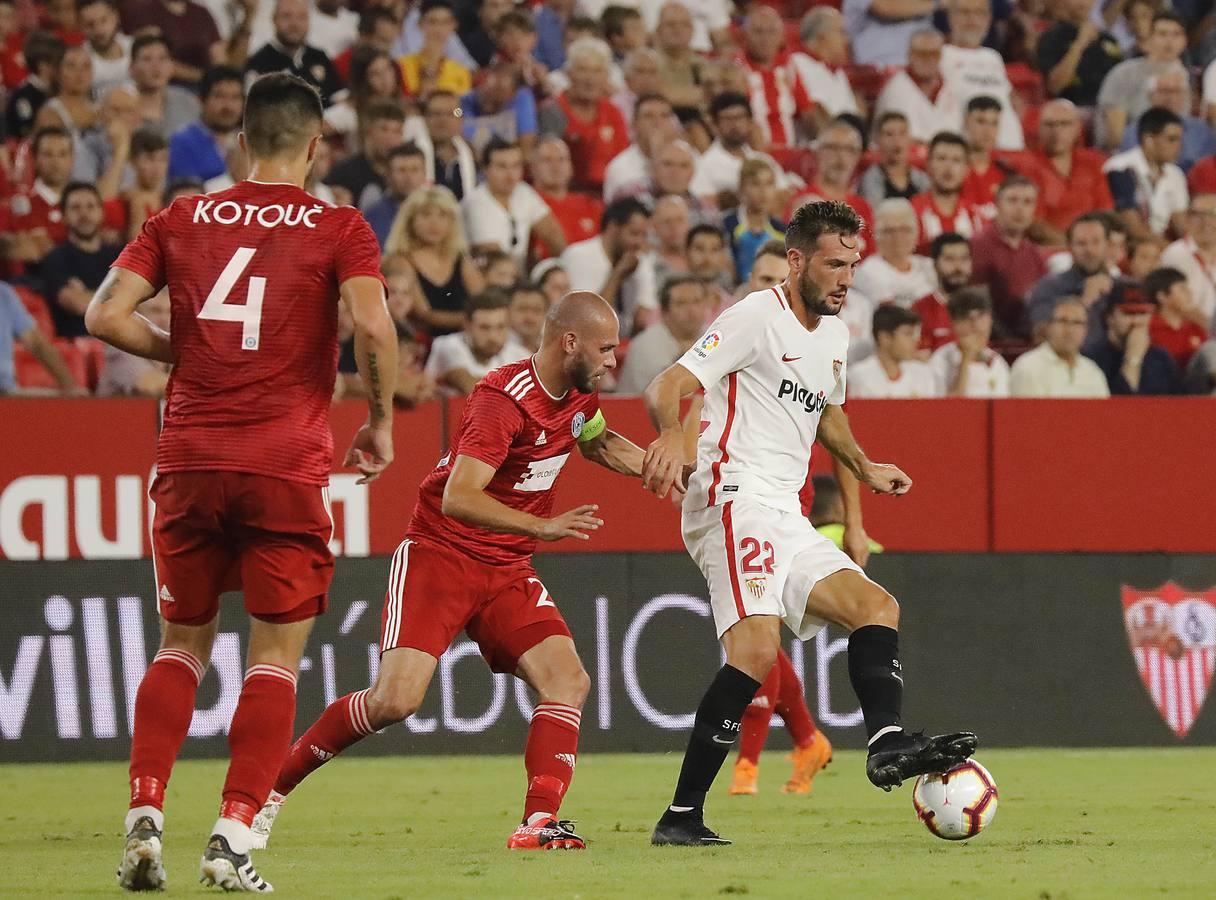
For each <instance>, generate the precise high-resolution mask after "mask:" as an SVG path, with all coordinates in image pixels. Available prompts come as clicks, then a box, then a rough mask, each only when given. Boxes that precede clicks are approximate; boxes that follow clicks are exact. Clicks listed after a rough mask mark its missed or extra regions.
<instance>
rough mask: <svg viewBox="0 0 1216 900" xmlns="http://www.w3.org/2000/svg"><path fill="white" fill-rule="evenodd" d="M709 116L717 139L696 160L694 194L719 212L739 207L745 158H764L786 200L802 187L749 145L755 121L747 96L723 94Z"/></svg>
mask: <svg viewBox="0 0 1216 900" xmlns="http://www.w3.org/2000/svg"><path fill="white" fill-rule="evenodd" d="M709 116H710V120H711V121H712V122H713V126H714V130H715V131H716V132H717V133H718V136H717V137H716V138H715V139H714V142H713V143H712V144H710V145H709V149H708V150H706V151H705V152H704V153H702V154H701V158H700V159H698V160H697V169H696V173H695V174H694V175H693V178H692V192H693V193H694V194H695V195H696V196H698V197H703V198H705V199H706V200H712V201H713V202H715V203H716V204H717V206H718V208H719V209H731V208H732V207H735V206H738V205H739V169H741V168H742V167H743V161H744V160H745V159H763V160H765V161H766V162H768V163H769V164H770V165H772V167H773V172H774V174H776V176H777V191H778V194H779V195H780V196H781V198H782V200H783V201H784V200H785V199H788V198H789V197H790V196H791V194H792V192H793V191H794V190H796V189H798V188H800V187H802V179H801V178H799V177H798V176H797V175H794V174H793V173H790V172H786V171H785V170H784V169H783V168H782V167H781V166H780V165H778V164H777V161H776V160H775V159H773V158H772V157H771V156H769V155H768V154H767V153H761V152H760V151H759V150H755V149H753V148H752V147H751V146H750V144H749V143H748V142H749V141H750V140H751V137H752V124H753V118H752V107H751V103H750V101H749V100H748V99H747V97H745V96H744V95H743V94H738V93H735V92H733V91H726V92H724V93H721V94H719V95H718V96H716V97H714V99H713V101H712V102H711V103H710V104H709ZM779 205H783V204H779Z"/></svg>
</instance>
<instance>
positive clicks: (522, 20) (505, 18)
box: [494, 9, 536, 35]
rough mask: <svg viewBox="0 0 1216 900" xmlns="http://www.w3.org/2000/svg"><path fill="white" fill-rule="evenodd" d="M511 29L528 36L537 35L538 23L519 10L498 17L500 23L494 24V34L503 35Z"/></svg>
mask: <svg viewBox="0 0 1216 900" xmlns="http://www.w3.org/2000/svg"><path fill="white" fill-rule="evenodd" d="M511 28H514V29H515V30H516V31H524V32H527V33H528V34H535V33H536V23H535V22H533V21H532V17H531V16H530V15H528V14H527V13H525V12H522V11H520V10H518V9H513V10H511V11H510V12H505V13H503V14H502V15H501V16H499V17H498V21H497V22H495V23H494V34H496V35H498V34H502V33H503V32H504V31H507V30H508V29H511Z"/></svg>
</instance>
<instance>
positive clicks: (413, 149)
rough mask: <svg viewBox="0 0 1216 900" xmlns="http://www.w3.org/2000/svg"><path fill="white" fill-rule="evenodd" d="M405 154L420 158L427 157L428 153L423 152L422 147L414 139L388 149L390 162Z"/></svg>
mask: <svg viewBox="0 0 1216 900" xmlns="http://www.w3.org/2000/svg"><path fill="white" fill-rule="evenodd" d="M404 156H417V157H418V158H419V159H426V154H425V153H423V152H422V148H421V147H419V146H418V145H417V144H415V143H414V142H413V141H407V142H406V143H404V144H398V145H397V146H396V147H394V148H393V149H392V150H390V151H388V162H390V163H391V162H392V161H393V160H394V159H400V158H401V157H404Z"/></svg>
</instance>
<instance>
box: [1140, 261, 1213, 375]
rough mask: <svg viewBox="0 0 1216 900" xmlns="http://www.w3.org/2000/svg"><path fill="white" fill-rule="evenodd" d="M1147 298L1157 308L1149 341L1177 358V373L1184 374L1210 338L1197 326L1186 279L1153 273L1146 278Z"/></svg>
mask: <svg viewBox="0 0 1216 900" xmlns="http://www.w3.org/2000/svg"><path fill="white" fill-rule="evenodd" d="M1144 295H1145V298H1146V299H1148V300H1149V301H1151V302H1154V303H1156V304H1157V308H1156V310H1155V311H1154V312H1153V318H1152V321H1151V322H1150V323H1149V326H1148V336H1149V340H1150V341H1151V342H1152V343H1153V345H1154V346H1157V347H1160V348H1162V349H1163V350H1165V351H1166V352H1167V353H1169V355H1170V356H1172V357H1173V358H1174V364H1175V365H1176V366H1177V367H1178V371H1180V372H1185V371H1186V367H1187V365H1188V364H1189V363H1190V361H1191V357H1192V356H1194V355H1195V351H1196V350H1198V349H1199V348H1200V347H1202V346H1203V342H1204V341H1206V340H1207V337H1208V334H1207V332H1206V331H1205V330H1204V329H1202V328H1200V327H1199V326H1198V325H1196V324H1195V322H1194V318H1195V300H1194V298H1193V297H1192V296H1191V288H1190V285H1189V284H1187V280H1186V276H1185V275H1184V274H1182V273H1181V272H1179V271H1178V270H1177V269H1171V268H1168V267H1167V268H1162V269H1154V270H1153V271H1151V272H1149V273H1148V275H1147V276H1145V279H1144Z"/></svg>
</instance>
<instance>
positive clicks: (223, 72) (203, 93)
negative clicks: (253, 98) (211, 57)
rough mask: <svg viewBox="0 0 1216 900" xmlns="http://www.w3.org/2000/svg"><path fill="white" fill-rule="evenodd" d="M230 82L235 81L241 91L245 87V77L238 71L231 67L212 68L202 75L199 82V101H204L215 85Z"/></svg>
mask: <svg viewBox="0 0 1216 900" xmlns="http://www.w3.org/2000/svg"><path fill="white" fill-rule="evenodd" d="M230 81H235V82H236V83H237V84H239V85H240V86H241V88H242V89H243V88H244V87H245V76H244V75H242V74H241V70H240V69H236V68H233V67H232V66H212V67H211V68H210V69H208V70H207V71H206V72H204V73H203V77H202V78H201V79H200V80H199V83H198V95H199V97H200V98H201V99H203V100H206V99H207V98H208V97H209V96H210V95H211V91H212V89H213V88H214V87H215V86H216V85H217V84H226V83H228V82H230Z"/></svg>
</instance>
